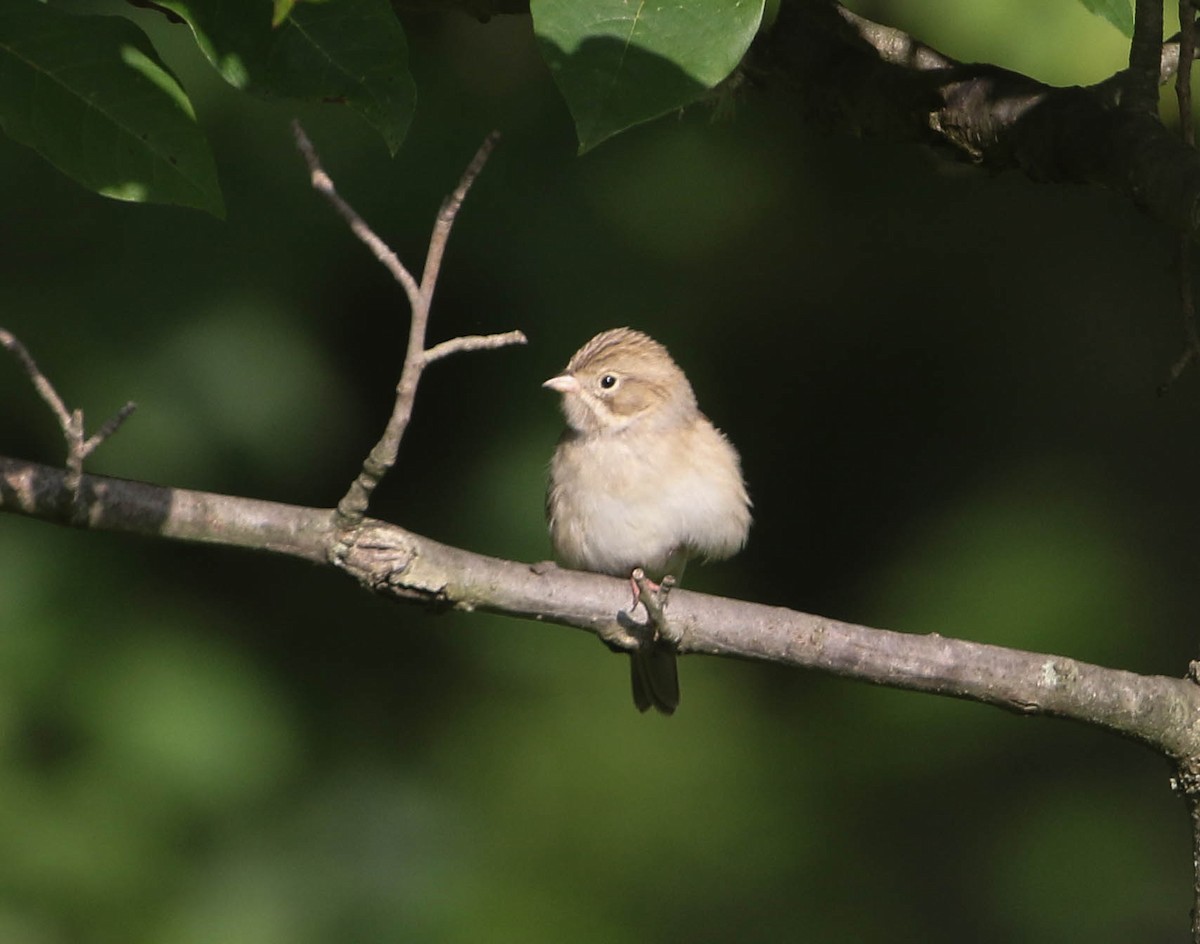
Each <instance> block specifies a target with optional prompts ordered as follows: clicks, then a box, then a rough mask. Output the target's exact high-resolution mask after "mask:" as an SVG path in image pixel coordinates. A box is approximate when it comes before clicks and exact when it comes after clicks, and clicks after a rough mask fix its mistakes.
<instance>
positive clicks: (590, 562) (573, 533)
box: [542, 327, 751, 715]
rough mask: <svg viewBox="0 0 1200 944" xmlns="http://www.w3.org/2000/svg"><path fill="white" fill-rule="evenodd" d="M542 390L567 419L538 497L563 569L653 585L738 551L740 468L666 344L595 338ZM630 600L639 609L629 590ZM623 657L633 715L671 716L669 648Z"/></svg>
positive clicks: (660, 644)
mask: <svg viewBox="0 0 1200 944" xmlns="http://www.w3.org/2000/svg"><path fill="white" fill-rule="evenodd" d="M542 386H543V387H546V388H548V389H550V390H553V391H555V392H557V393H559V394H561V395H562V410H563V414H564V416H565V417H566V429H565V430H564V431H563V434H562V436H561V438H560V439H559V441H558V445H557V446H556V448H555V450H554V455H553V458H552V459H551V461H550V474H549V483H548V485H547V489H546V518H547V523H548V525H549V531H550V543H551V545H552V547H553V550H554V555H555V557H556V559H557V560H558V562H559V563H560V564H561V565H563V566H564V567H566V568H568V569H571V570H587V571H594V572H596V573H601V574H610V575H612V576H617V577H627V578H630V579H632V578H633V572H634V571H635V570H636V569H638V568H641V569H642V570H643V571H644V572H645V574H646V575H647V576H648V577H649V578H650V580H651V581H657V582H660V583H661V582H662V581H663V580H664V579H665V578H666V577H667V576H668V575H669V576H671V577H673V578H674V579H675V580H676V581H678V580H679V579H681V578H682V576H683V571H684V567H685V566H686V565H687V563H688V561H689V560H691V559H693V558H700V559H704V560H722V559H724V558H727V557H730V556H732V555H733V554H736V553H737V552H738V551H740V550H741V549H742V547H744V546H745V543H746V539H747V537H748V535H749V531H750V522H751V516H750V507H751V502H750V497H749V494H748V493H747V491H746V484H745V482H744V480H743V478H742V469H741V459H740V458H739V456H738V452H737V450H736V449H735V448H734V447H733V444H732V443H730V442H729V440H728V439H727V438H726V437H725V435H724V434H723V433H722V432H721V431H720V430H718V429H717V428H716V427H715V426H713V424H712V423H711V422H710V421H709V419H708V417H706V416H705V415H704V414H703V413H701V412H700V408H699V406H698V404H697V402H696V395H695V393H694V392H693V390H692V385H691V384H690V383H689V382H688V379H687V376H686V375H685V374H684V372H683V370H682V369H680V367H679V365H677V364H676V363H675V361H674V360H673V359H672V358H671V355H670V354H669V353H668V351H667V349H666V348H665V347H664V346H663V345H662V344H660V343H659V342H658V341H655V340H654V339H653V338H651V337H650V336H649V335H647V334H645V333H643V332H641V331H637V330H635V329H633V328H628V327H625V328H613V329H611V330H608V331H602V332H601V333H600V334H597V335H596V336H595V337H594V338H592V339H591V340H590V341H588V342H587V343H586V344H584V345H583V347H581V348H580V349H579V350H578V351H576V352H575V354H574V355H573V356H572V357H571V359H570V361H569V362H568V363H567V366H566V368H565V369H564V370H563V371H562V373H560V374H557V375H556V376H554V377H551V378H550V379H549V380H547V381H546V382H545V383H543V384H542ZM634 593H635V597H634V603H635V605H636V603H637V585H636V583H635V584H634ZM647 612H649V611H647ZM630 655H631V659H632V667H631V678H632V685H633V701H634V704H635V705H636V706H637V708H638V710H639V711H643V712H644V711H646V710H648V709H649V708H651V707H653V708H655V709H657V710H658V711H660V712H662V713H664V714H668V715H669V714H672V713H674V711H675V709H676V708H677V707H678V705H679V675H678V669H677V666H676V660H675V650H674V648H673V646H671V645H670V644H669V643H668V642H666V641H665V640H663V639H661V638H654V639H651V640H648V641H646V642H645V643H644V644H643V645H642V646H640V647H639V648H638V649H636V650H634V651H632V652H631V653H630Z"/></svg>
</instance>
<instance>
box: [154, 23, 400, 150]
mask: <svg viewBox="0 0 1200 944" xmlns="http://www.w3.org/2000/svg"><path fill="white" fill-rule="evenodd" d="M160 2H161V5H162V6H164V7H166V8H168V9H170V10H173V11H174V12H175V13H177V14H179V15H180V16H181V17H183V18H184V19H185V20H187V22H188V24H189V25H190V26H191V28H192V32H193V33H194V34H195V36H196V42H197V43H198V44H199V46H200V48H201V50H203V52H204V55H205V56H207V57H208V59H209V61H210V62H211V63H212V64H213V66H214V67H215V68H216V69H217V71H218V72H220V73H221V75H222V76H223V77H224V79H225V81H227V82H228V83H229V84H230V85H233V86H235V87H236V88H239V89H241V90H242V91H245V92H249V93H251V94H253V95H258V96H260V97H262V98H291V99H298V100H300V101H306V102H336V103H344V104H346V105H349V106H350V107H351V108H352V109H354V110H355V111H357V112H358V113H359V114H360V115H362V117H363V118H365V119H366V120H367V122H369V123H370V124H371V125H372V126H373V127H374V128H375V129H376V130H377V131H378V132H379V133H380V134H381V135H382V136H383V139H384V141H385V142H386V143H387V146H388V149H389V150H390V151H391V152H392V153H393V154H394V153H395V152H396V151H397V150H398V149H399V148H400V145H401V144H402V143H403V141H404V135H405V134H406V133H407V132H408V125H409V122H411V121H412V114H413V110H414V109H415V108H416V100H417V90H416V86H415V85H414V84H413V80H412V76H411V75H409V72H408V46H407V44H406V42H405V39H404V30H403V29H402V28H401V26H400V22H399V21H398V20H397V19H396V15H395V13H393V12H392V8H391V7H390V6H389V5H388V3H387V0H333V2H329V3H297V4H295V5H294V6H293V7H292V8H291V12H290V14H288V15H287V17H286V19H284V20H283V21H282V22H281V23H280V24H279V26H278V27H273V26H272V25H271V24H272V16H273V14H275V13H277V12H278V9H279V8H278V7H277V6H276V5H275V4H274V3H273V2H272V0H160Z"/></svg>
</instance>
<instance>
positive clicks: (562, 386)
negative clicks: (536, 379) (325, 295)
mask: <svg viewBox="0 0 1200 944" xmlns="http://www.w3.org/2000/svg"><path fill="white" fill-rule="evenodd" d="M542 386H543V387H545V388H546V389H547V390H556V391H558V392H559V393H573V392H574V391H576V390H578V389H579V381H578V380H576V379H575V378H574V377H572V376H571V375H570V374H559V375H558V376H557V377H551V378H550V379H549V380H547V381H546V382H545V383H544V384H542Z"/></svg>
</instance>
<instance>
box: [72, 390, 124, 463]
mask: <svg viewBox="0 0 1200 944" xmlns="http://www.w3.org/2000/svg"><path fill="white" fill-rule="evenodd" d="M136 409H137V404H136V403H134V402H133V401H132V400H130V401H129V402H128V403H126V404H125V405H124V406H123V407H121V409H119V410H117V412H116V413H115V414H114V415H113V416H111V417H109V419H108V421H107V422H106V423H105V424H104V425H103V426H101V427H100V428H99V429H98V430H96V432H94V433H93V434H92V436H91V438H90V439H89V440H88V441H87V442H85V443H84V444H83V455H84V458H87V457H88V456H90V455H91V454H92V453H93V452H95V451H96V448H97V447H99V446H100V445H101V444H102V443H103V442H104V440H106V439H108V437H109V436H111V435H112V434H113V433H115V432H116V431H117V430H118V429H120V428H121V424H122V423H124V422H125V421H126V420H127V419H129V417H130V416H132V415H133V411H134V410H136Z"/></svg>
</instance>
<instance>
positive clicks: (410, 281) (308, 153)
mask: <svg viewBox="0 0 1200 944" xmlns="http://www.w3.org/2000/svg"><path fill="white" fill-rule="evenodd" d="M292 132H293V134H294V135H295V137H296V147H297V148H299V150H300V153H301V154H302V155H303V156H304V160H305V162H306V163H307V164H308V169H309V173H310V174H311V177H312V185H313V187H314V188H315V189H316V190H317V191H318V192H319V193H321V194H323V195H324V196H325V198H326V199H327V200H329V202H330V203H331V204H332V205H333V207H334V209H335V210H337V212H338V213H339V214H340V215H341V217H342V218H343V219H344V220H345V221H346V222H347V224H349V226H350V230H351V232H353V233H354V235H355V236H357V237H358V238H359V239H361V240H362V241H363V242H364V243H365V244H366V245H367V247H368V248H369V249H370V250H371V252H372V253H373V254H374V256H375V258H376V259H378V260H379V261H380V262H381V263H382V264H383V266H384V267H385V268H386V269H387V270H388V271H389V272H390V273H391V274H392V277H393V278H394V279H395V280H396V281H397V282H399V283H400V285H401V286H402V287H403V289H404V293H405V295H407V296H408V304H409V308H410V310H411V312H412V317H411V320H410V322H409V330H408V349H407V351H406V352H405V355H404V367H403V369H402V370H401V372H400V382H399V383H398V384H397V385H396V402H395V404H394V405H393V407H392V415H391V417H390V418H389V419H388V422H387V426H386V427H384V430H383V435H382V436H381V437H380V439H379V442H377V443H376V444H375V447H374V448H373V449H372V450H371V452H370V454H369V455H368V456H367V458H366V460H365V461H364V462H363V467H362V471H361V472H359V474H358V476H357V477H356V478H355V479H354V482H353V483H351V485H350V488H349V489H348V490H347V492H346V494H345V495H343V496H342V499H341V501H339V502H338V505H337V512H336V516H337V521H336V523H337V527H338V530H339V531H341V532H342V533H343V534H344V535H350V534H352V533H353V532H354V530H355V529H357V528H358V526H359V525H360V524H362V520H363V517H364V516H365V515H366V513H367V506H368V504H369V503H370V500H371V494H372V493H373V492H374V491H375V488H376V486H378V485H379V483H380V481H381V480H382V479H383V477H384V476H385V475H386V474H387V472H388V470H389V469H390V468H391V467H392V466H393V465H395V464H396V456H397V454H398V453H399V450H400V440H401V439H402V438H403V437H404V431H405V430H406V429H407V428H408V423H409V420H410V419H411V418H412V410H413V401H414V399H415V398H416V394H417V384H418V382H419V381H420V379H421V373H422V371H424V370H425V368H426V367H428V366H429V365H430V364H432V363H433V362H434V361H438V360H441V359H442V358H443V357H446V356H448V355H450V354H456V353H458V352H459V351H483V350H491V349H494V348H498V347H505V346H507V345H510V344H524V343H525V341H526V338H525V335H524V334H522V333H521V332H520V331H508V332H505V333H504V334H489V335H471V336H468V337H460V338H453V339H452V340H449V341H443V342H442V343H441V344H436V345H434V346H433V347H431V348H429V349H426V347H425V333H426V329H427V328H428V325H429V311H430V307H431V306H432V304H433V293H434V289H435V288H436V287H437V280H438V273H439V272H440V271H441V266H442V257H443V256H444V255H445V252H446V243H447V241H448V240H449V238H450V230H451V229H452V228H453V226H454V219H455V217H456V216H457V215H458V211H459V208H460V207H461V206H462V204H463V200H465V199H466V196H467V193H468V192H469V191H470V189H471V185H472V184H473V183H474V182H475V178H477V177H478V176H479V173H480V171H482V170H483V165H484V164H485V163H487V159H488V156H489V155H490V154H491V153H492V149H493V148H494V147H495V146H496V141H497V140H498V139H499V134H497V133H496V132H492V133H491V134H489V135H488V136H487V138H485V139H484V142H483V144H482V145H481V146H480V148H479V150H478V152H476V154H475V157H474V158H473V159H472V160H471V163H470V164H468V165H467V169H466V170H465V171H464V172H463V175H462V178H461V179H460V180H459V182H458V186H457V187H456V188H455V189H454V192H453V193H451V194H450V195H449V196H448V197H446V199H445V200H444V201H442V206H441V209H440V210H439V211H438V215H437V221H436V222H435V223H434V226H433V232H432V233H431V234H430V237H429V250H428V252H427V253H426V255H425V269H424V271H423V272H422V273H421V280H420V282H418V281H417V280H416V279H415V278H414V277H413V275H412V273H411V272H409V270H408V268H407V267H406V266H405V265H404V263H403V262H401V261H400V258H399V257H398V256H397V255H396V253H395V252H393V251H392V249H391V248H390V247H389V246H388V245H387V243H385V242H384V241H383V240H382V239H380V238H379V237H378V236H377V235H376V234H375V232H374V231H373V230H372V229H371V228H370V227H369V226H368V225H367V224H366V222H365V221H364V220H363V218H362V217H361V216H359V215H358V213H357V212H355V210H354V208H353V207H351V206H350V205H349V204H348V203H347V202H346V201H345V200H343V199H342V197H341V196H340V195H339V194H338V192H337V189H336V188H335V187H334V184H333V180H332V178H331V177H330V176H329V174H327V173H326V172H325V170H324V168H323V167H322V166H321V162H320V159H319V158H318V157H317V152H316V149H315V148H314V147H313V145H312V142H311V141H310V140H309V139H308V136H307V135H306V134H305V133H304V129H303V128H302V127H301V126H300V123H299V122H298V121H293V122H292ZM345 547H346V543H345V540H343V542H342V544H341V545H340V548H341V549H342V552H344V549H345ZM336 556H337V555H336V554H335V557H336Z"/></svg>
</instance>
